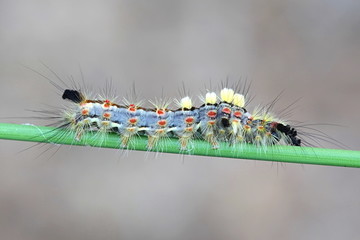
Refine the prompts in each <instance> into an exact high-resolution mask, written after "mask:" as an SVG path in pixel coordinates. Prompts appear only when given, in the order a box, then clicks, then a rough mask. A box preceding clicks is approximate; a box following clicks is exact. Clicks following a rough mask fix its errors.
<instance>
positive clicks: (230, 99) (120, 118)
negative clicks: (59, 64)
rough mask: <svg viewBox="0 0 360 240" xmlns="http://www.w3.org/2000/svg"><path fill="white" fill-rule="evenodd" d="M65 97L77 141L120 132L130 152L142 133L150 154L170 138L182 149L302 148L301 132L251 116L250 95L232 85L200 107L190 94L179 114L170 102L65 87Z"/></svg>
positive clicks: (65, 119)
mask: <svg viewBox="0 0 360 240" xmlns="http://www.w3.org/2000/svg"><path fill="white" fill-rule="evenodd" d="M245 95H246V94H245ZM62 98H63V99H65V100H69V101H71V102H72V103H73V104H74V106H73V108H71V109H67V110H65V111H64V115H63V116H62V120H61V121H62V124H61V126H60V128H67V129H69V130H71V131H74V132H75V139H76V140H80V139H81V138H82V136H83V134H84V133H85V132H87V131H97V132H99V133H104V134H105V133H110V132H111V133H116V134H118V135H119V138H120V148H127V147H128V146H129V144H131V142H132V140H133V139H134V137H136V136H137V135H146V136H147V138H148V141H147V149H148V150H152V149H154V148H155V147H157V145H158V144H159V142H160V140H161V139H163V138H166V137H175V138H178V142H179V148H180V150H181V151H187V150H190V148H191V144H190V143H191V140H192V139H203V140H204V141H206V142H208V143H209V145H210V146H211V148H213V149H218V148H219V146H220V145H219V142H226V143H228V144H229V145H231V146H234V147H237V146H241V145H243V144H254V145H256V146H258V147H259V148H265V147H267V146H272V145H293V146H300V145H301V139H300V138H299V137H298V133H297V131H296V130H295V128H293V127H291V126H290V125H288V124H286V123H285V122H284V121H282V120H280V119H277V118H276V117H275V116H274V115H272V114H271V113H269V111H268V110H265V109H257V110H256V109H255V110H254V112H253V113H250V112H249V111H247V109H246V108H245V105H246V99H245V96H244V95H243V94H242V93H237V92H235V91H234V90H233V89H232V88H229V87H224V88H223V89H222V90H221V91H220V94H219V96H218V95H217V94H216V93H215V92H212V91H208V92H207V93H206V94H205V96H203V97H202V98H201V99H202V101H203V104H202V105H201V106H199V107H194V106H193V103H192V99H191V98H190V97H189V96H185V97H183V98H182V99H181V100H180V101H176V103H177V105H178V108H177V109H174V110H171V109H169V108H168V106H169V103H167V102H164V101H160V102H159V103H154V102H150V103H151V104H152V105H153V106H152V107H151V108H145V107H142V106H141V104H139V103H136V102H130V101H128V100H127V101H124V104H122V105H120V104H117V103H115V102H114V101H111V100H109V99H104V98H100V97H99V98H94V99H91V98H88V97H86V95H85V94H84V93H83V92H82V91H81V90H77V89H63V91H62Z"/></svg>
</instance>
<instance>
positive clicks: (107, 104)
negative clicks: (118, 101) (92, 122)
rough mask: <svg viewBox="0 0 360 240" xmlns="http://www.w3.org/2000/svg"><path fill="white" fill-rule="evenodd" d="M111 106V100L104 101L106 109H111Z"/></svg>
mask: <svg viewBox="0 0 360 240" xmlns="http://www.w3.org/2000/svg"><path fill="white" fill-rule="evenodd" d="M110 106H111V102H110V100H108V99H106V100H105V101H104V108H109V107H110Z"/></svg>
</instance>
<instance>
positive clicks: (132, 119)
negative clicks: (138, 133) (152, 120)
mask: <svg viewBox="0 0 360 240" xmlns="http://www.w3.org/2000/svg"><path fill="white" fill-rule="evenodd" d="M129 123H131V124H135V123H137V118H130V119H129Z"/></svg>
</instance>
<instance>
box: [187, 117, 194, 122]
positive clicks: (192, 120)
mask: <svg viewBox="0 0 360 240" xmlns="http://www.w3.org/2000/svg"><path fill="white" fill-rule="evenodd" d="M185 122H186V123H187V124H192V123H193V122H194V118H193V117H187V118H185Z"/></svg>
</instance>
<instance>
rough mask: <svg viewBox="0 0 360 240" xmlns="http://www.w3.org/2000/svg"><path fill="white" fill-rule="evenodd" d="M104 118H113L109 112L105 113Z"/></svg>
mask: <svg viewBox="0 0 360 240" xmlns="http://www.w3.org/2000/svg"><path fill="white" fill-rule="evenodd" d="M103 117H104V118H110V117H111V113H109V112H104V114H103Z"/></svg>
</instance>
